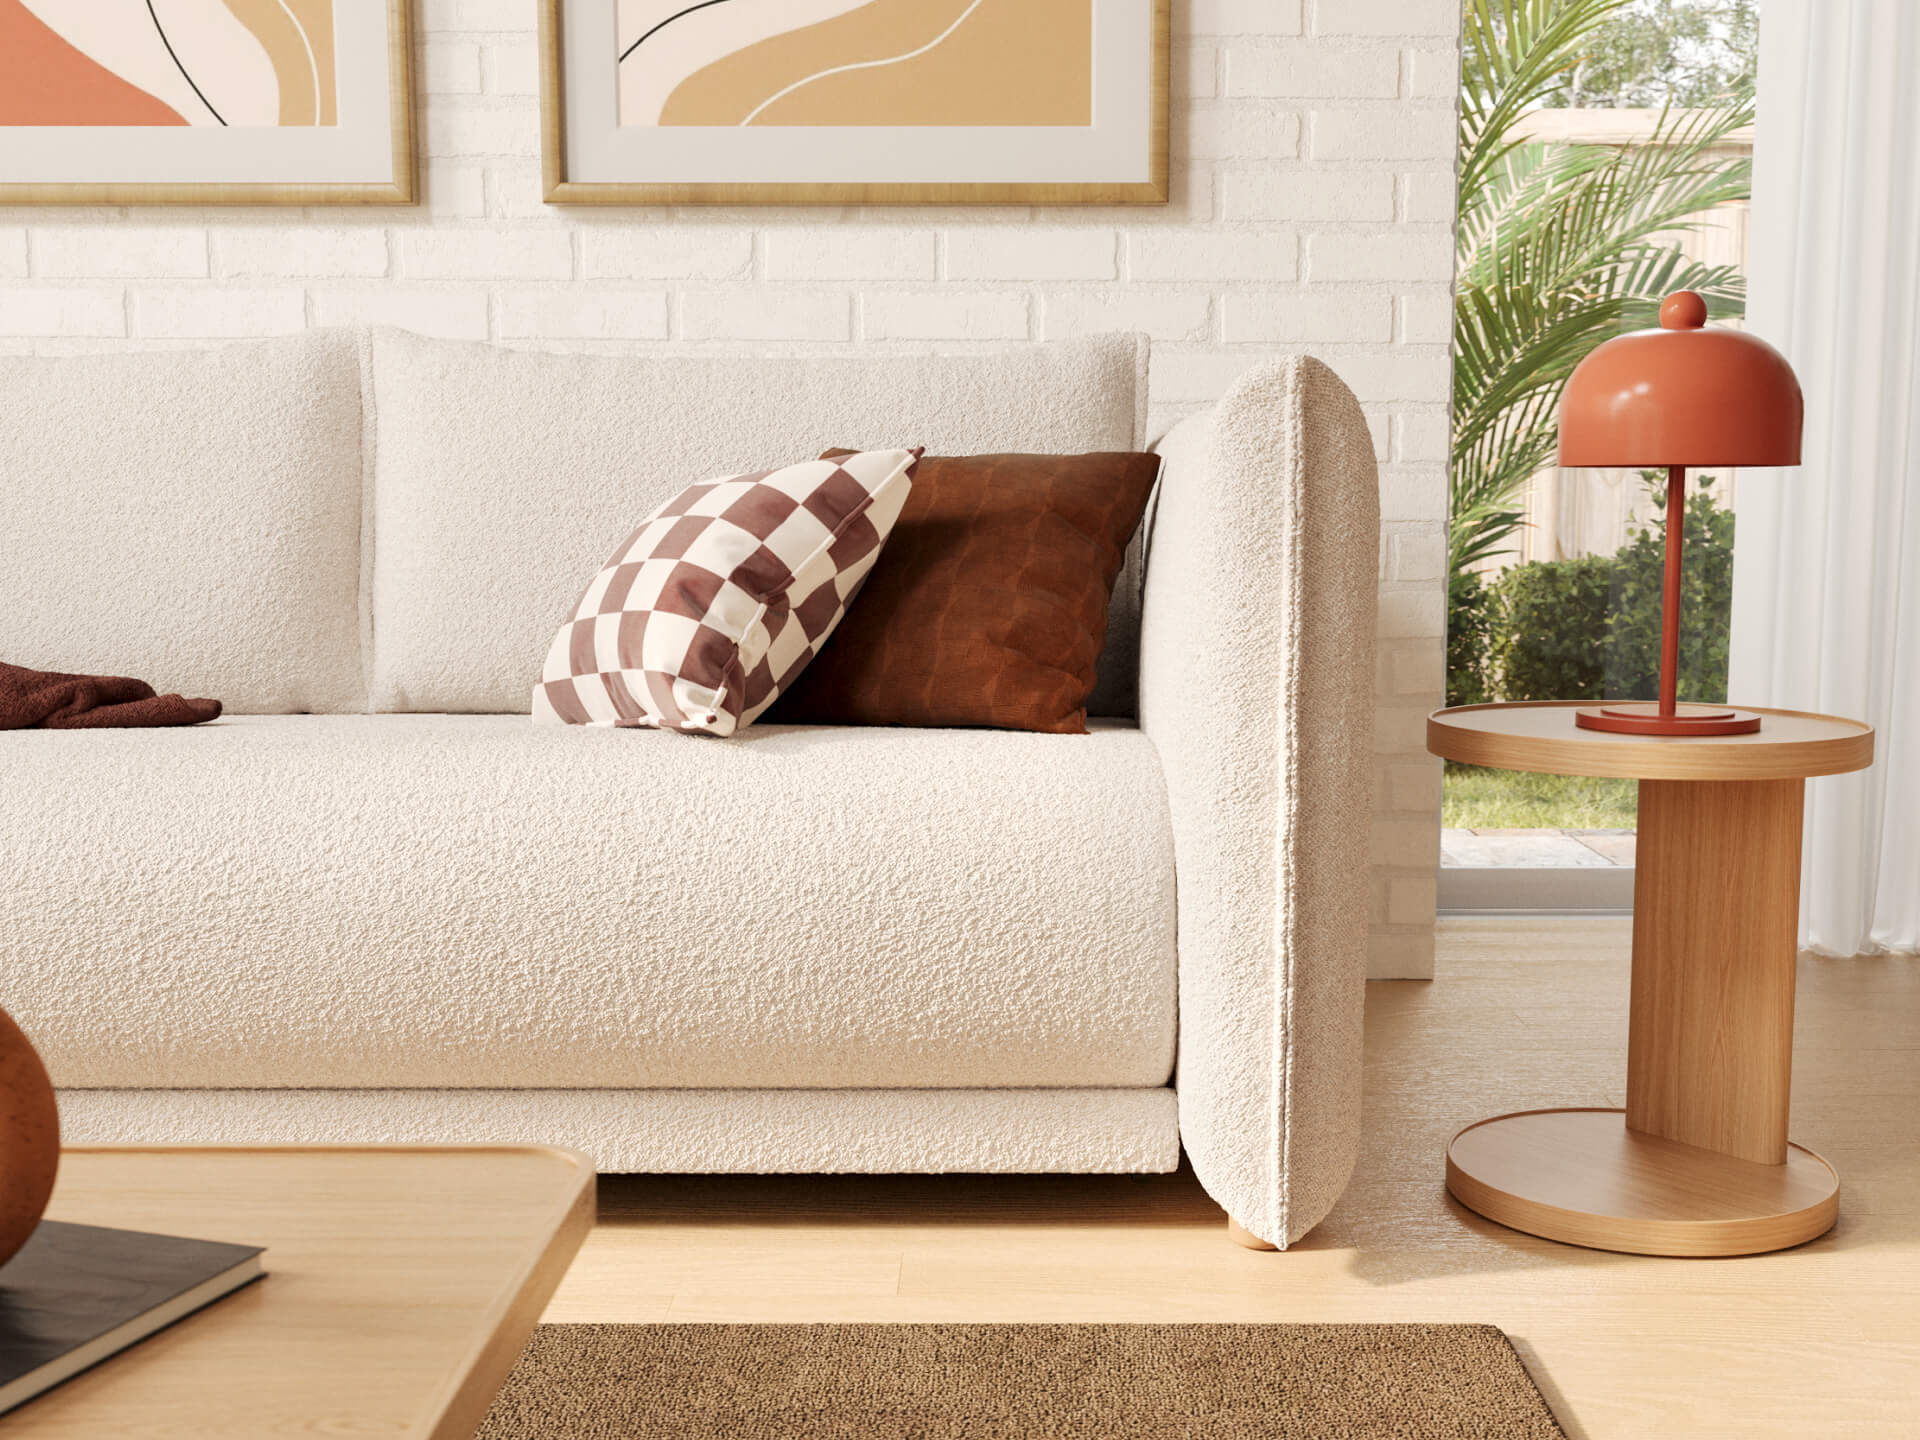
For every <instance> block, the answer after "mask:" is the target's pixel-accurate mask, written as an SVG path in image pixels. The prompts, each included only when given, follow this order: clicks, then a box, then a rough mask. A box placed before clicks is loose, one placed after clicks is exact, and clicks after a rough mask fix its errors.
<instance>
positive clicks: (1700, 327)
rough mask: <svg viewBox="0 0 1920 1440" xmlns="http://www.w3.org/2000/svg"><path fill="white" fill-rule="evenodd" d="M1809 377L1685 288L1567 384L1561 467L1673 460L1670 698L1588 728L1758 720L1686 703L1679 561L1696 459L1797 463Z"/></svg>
mask: <svg viewBox="0 0 1920 1440" xmlns="http://www.w3.org/2000/svg"><path fill="white" fill-rule="evenodd" d="M1801 410H1802V406H1801V400H1800V382H1799V381H1798V380H1797V379H1795V378H1794V374H1793V367H1792V366H1791V365H1789V364H1787V362H1786V358H1785V357H1784V356H1782V355H1781V354H1780V352H1779V351H1778V350H1775V349H1774V348H1773V347H1772V346H1771V345H1769V344H1767V342H1766V341H1764V340H1761V339H1757V338H1756V337H1754V336H1752V335H1746V334H1742V333H1741V332H1740V331H1738V330H1723V329H1718V328H1715V327H1713V326H1709V325H1708V324H1707V302H1706V301H1705V300H1704V299H1702V298H1701V297H1700V296H1699V295H1698V294H1696V293H1695V292H1693V291H1691V290H1677V291H1675V292H1674V293H1673V294H1671V295H1669V296H1668V297H1667V298H1666V300H1665V301H1664V302H1662V304H1661V306H1660V328H1659V329H1658V330H1637V331H1635V332H1634V333H1632V334H1630V335H1622V336H1620V337H1619V338H1617V339H1614V340H1609V341H1607V343H1606V344H1604V345H1602V346H1600V347H1599V348H1598V349H1597V350H1595V351H1594V352H1593V353H1592V354H1591V355H1589V356H1587V358H1586V359H1585V360H1583V361H1581V362H1580V365H1579V367H1578V368H1577V369H1575V371H1574V372H1573V375H1572V376H1571V377H1570V378H1569V379H1568V381H1567V390H1566V394H1565V396H1564V397H1563V398H1562V399H1561V402H1560V464H1561V465H1563V466H1581V465H1594V466H1606V467H1624V466H1632V467H1635V468H1664V469H1665V470H1666V472H1667V550H1666V583H1665V587H1664V596H1663V601H1662V604H1661V608H1660V699H1659V702H1658V703H1657V704H1607V705H1597V706H1593V707H1590V708H1586V709H1581V710H1577V711H1575V712H1574V717H1573V718H1574V723H1575V724H1576V725H1579V726H1580V727H1582V728H1583V729H1587V730H1612V731H1617V732H1621V733H1625V734H1630V735H1741V734H1746V733H1748V732H1750V731H1754V730H1758V729H1759V728H1760V717H1759V716H1758V715H1755V714H1753V713H1752V712H1751V711H1746V710H1730V709H1728V708H1727V707H1726V706H1724V705H1681V704H1679V703H1678V700H1677V695H1676V692H1677V688H1678V682H1679V677H1678V671H1679V668H1680V560H1681V550H1682V539H1683V537H1684V535H1685V532H1686V484H1687V479H1686V476H1687V467H1689V466H1701V465H1725V466H1739V465H1798V464H1799V463H1800V419H1801Z"/></svg>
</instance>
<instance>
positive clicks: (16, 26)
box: [0, 0, 339, 127]
mask: <svg viewBox="0 0 1920 1440" xmlns="http://www.w3.org/2000/svg"><path fill="white" fill-rule="evenodd" d="M333 6H334V0H218V3H208V0H199V3H182V0H0V125H32V126H143V127H144V126H161V125H172V126H179V125H188V126H208V127H253V126H316V125H321V126H331V125H336V124H338V123H339V115H338V111H339V99H338V93H337V89H338V87H337V79H336V75H335V55H334V51H335V36H334V15H333Z"/></svg>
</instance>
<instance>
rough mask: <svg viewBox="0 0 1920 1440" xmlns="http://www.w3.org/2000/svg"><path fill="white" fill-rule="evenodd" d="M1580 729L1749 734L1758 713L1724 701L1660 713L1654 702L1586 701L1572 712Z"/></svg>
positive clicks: (1624, 732)
mask: <svg viewBox="0 0 1920 1440" xmlns="http://www.w3.org/2000/svg"><path fill="white" fill-rule="evenodd" d="M1573 723H1574V724H1575V725H1577V726H1579V727H1580V728H1581V729H1582V730H1610V731H1612V732H1613V733H1615V734H1617V735H1751V734H1752V733H1753V732H1754V731H1756V730H1758V729H1759V728H1760V717H1759V716H1758V715H1756V714H1754V713H1753V712H1752V711H1751V710H1729V709H1728V708H1727V707H1726V706H1724V705H1681V706H1678V707H1676V709H1675V712H1674V713H1673V714H1672V715H1662V714H1661V713H1660V707H1659V706H1658V705H1655V704H1651V703H1649V704H1645V705H1590V706H1586V707H1584V708H1582V709H1579V710H1576V711H1574V712H1573Z"/></svg>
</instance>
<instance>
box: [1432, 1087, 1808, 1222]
mask: <svg viewBox="0 0 1920 1440" xmlns="http://www.w3.org/2000/svg"><path fill="white" fill-rule="evenodd" d="M1447 1189H1448V1191H1449V1192H1451V1194H1452V1195H1453V1197H1454V1199H1456V1200H1458V1201H1459V1202H1460V1203H1461V1204H1462V1205H1465V1206H1466V1207H1467V1208H1468V1209H1469V1210H1473V1211H1475V1212H1477V1213H1479V1214H1481V1215H1484V1216H1486V1217H1487V1219H1489V1220H1493V1221H1496V1222H1498V1223H1499V1224H1502V1225H1506V1226H1509V1227H1510V1228H1512V1229H1515V1230H1524V1231H1525V1232H1526V1233H1527V1234H1529V1235H1540V1236H1544V1237H1545V1238H1546V1239H1549V1240H1560V1241H1564V1242H1565V1243H1567V1244H1569V1245H1585V1246H1588V1247H1590V1248H1592V1249H1595V1250H1617V1251H1623V1252H1625V1253H1628V1254H1633V1255H1691V1256H1710V1255H1758V1254H1761V1253H1763V1252H1765V1251H1769V1250H1784V1249H1786V1248H1787V1247H1788V1246H1790V1245H1799V1244H1802V1243H1803V1242H1805V1241H1808V1240H1812V1239H1814V1238H1815V1237H1816V1236H1819V1235H1824V1234H1825V1233H1826V1232H1827V1231H1828V1230H1830V1229H1832V1228H1833V1222H1834V1220H1835V1218H1836V1217H1837V1216H1838V1214H1839V1208H1840V1177H1839V1175H1838V1174H1837V1173H1836V1172H1835V1171H1834V1168H1833V1167H1832V1166H1831V1165H1829V1164H1828V1163H1827V1162H1826V1161H1825V1160H1823V1159H1821V1158H1820V1156H1818V1155H1816V1154H1814V1153H1813V1151H1811V1150H1807V1149H1805V1148H1803V1147H1801V1146H1799V1145H1789V1146H1788V1147H1787V1162H1786V1164H1784V1165H1762V1164H1758V1163H1756V1162H1754V1161H1751V1160H1742V1159H1739V1158H1738V1157H1736V1156H1732V1155H1723V1154H1721V1153H1720V1152H1718V1151H1714V1150H1704V1149H1701V1148H1699V1147H1698V1146H1694V1145H1683V1144H1681V1143H1680V1142H1678V1141H1675V1140H1663V1139H1660V1138H1659V1137H1657V1136H1652V1135H1645V1134H1641V1133H1640V1132H1638V1131H1633V1130H1629V1129H1627V1125H1626V1112H1625V1111H1623V1110H1588V1109H1577V1110H1576V1109H1569V1110H1525V1111H1521V1112H1519V1113H1518V1114H1514V1115H1500V1116H1497V1117H1495V1118H1494V1119H1491V1120H1482V1121H1480V1122H1479V1123H1478V1124H1475V1125H1469V1126H1468V1127H1467V1128H1466V1129H1465V1130H1462V1131H1461V1132H1460V1133H1459V1134H1458V1135H1456V1136H1454V1137H1453V1142H1452V1143H1451V1144H1450V1145H1448V1146H1447Z"/></svg>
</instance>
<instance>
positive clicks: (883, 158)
mask: <svg viewBox="0 0 1920 1440" xmlns="http://www.w3.org/2000/svg"><path fill="white" fill-rule="evenodd" d="M539 3H540V7H541V9H540V48H541V56H540V58H541V120H542V160H543V174H544V179H545V194H546V198H547V200H548V201H549V202H552V203H558V204H615V205H689V204H695V205H697V204H727V205H794V204H801V205H804V204H830V205H849V204H866V205H898V204H968V203H974V204H1022V205H1072V204H1091V205H1122V204H1138V205H1156V204H1164V203H1165V201H1166V198H1167V29H1168V13H1169V8H1170V3H1171V0H539Z"/></svg>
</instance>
